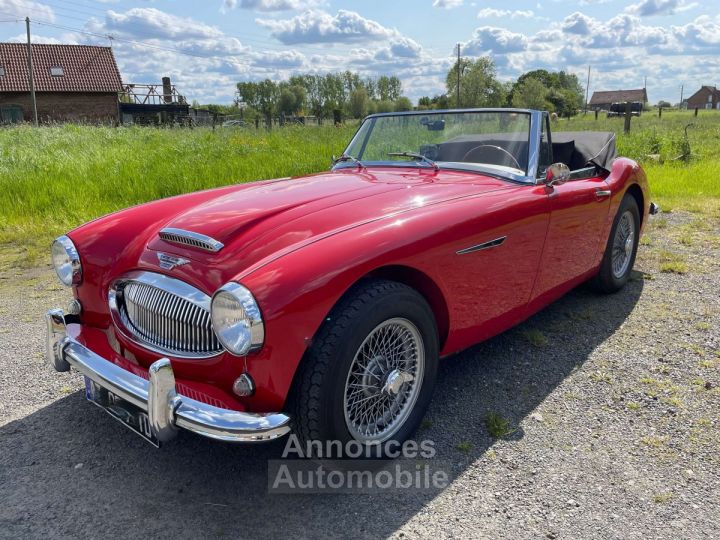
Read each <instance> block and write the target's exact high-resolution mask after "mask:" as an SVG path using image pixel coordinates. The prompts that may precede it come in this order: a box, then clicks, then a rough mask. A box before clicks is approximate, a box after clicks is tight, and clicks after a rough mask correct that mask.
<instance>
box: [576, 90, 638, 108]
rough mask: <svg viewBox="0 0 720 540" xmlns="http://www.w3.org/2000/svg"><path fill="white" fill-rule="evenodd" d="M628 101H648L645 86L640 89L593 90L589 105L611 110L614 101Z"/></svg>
mask: <svg viewBox="0 0 720 540" xmlns="http://www.w3.org/2000/svg"><path fill="white" fill-rule="evenodd" d="M628 101H629V102H631V103H642V104H645V103H647V101H648V97H647V91H646V90H645V88H640V89H638V90H603V91H600V92H593V95H592V97H591V98H590V102H589V103H588V105H589V107H590V108H591V109H593V110H600V111H609V110H610V105H612V104H613V103H625V102H628Z"/></svg>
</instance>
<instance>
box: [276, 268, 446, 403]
mask: <svg viewBox="0 0 720 540" xmlns="http://www.w3.org/2000/svg"><path fill="white" fill-rule="evenodd" d="M368 280H387V281H394V282H397V283H402V284H403V285H407V286H408V287H410V288H412V289H414V290H415V291H417V292H418V293H419V294H420V295H421V296H422V297H423V298H424V299H425V301H426V302H427V303H428V305H429V306H430V309H431V311H432V313H433V316H434V317H435V324H436V326H437V329H438V350H442V348H443V346H444V345H445V341H446V340H447V337H448V333H449V330H450V314H449V310H448V305H447V301H446V299H445V295H444V294H443V292H442V290H441V289H440V287H439V286H438V284H437V283H436V282H435V280H433V279H432V278H431V277H430V276H428V275H427V274H426V273H425V272H423V271H421V270H418V269H417V268H413V267H411V266H405V265H400V264H392V265H385V266H380V267H377V268H375V269H373V270H371V271H369V272H367V273H365V274H363V275H362V276H360V277H358V278H357V279H355V280H354V281H353V282H352V284H351V285H350V286H349V287H348V288H347V289H346V290H345V291H344V292H343V293H342V294H341V295H340V296H339V297H338V298H337V300H336V301H335V302H334V304H333V305H332V307H331V308H330V310H329V311H328V314H330V313H331V312H332V310H333V309H335V308H336V307H337V306H338V305H339V304H341V303H342V302H343V300H344V299H345V298H347V297H348V295H350V294H352V293H353V291H355V290H356V288H357V286H358V285H360V284H361V283H363V282H366V281H368ZM321 328H322V325H320V327H318V328H317V330H316V332H315V334H317V333H318V332H320V330H321ZM309 351H310V347H308V348H307V349H305V352H304V353H303V355H302V358H301V359H300V362H299V363H298V365H297V367H296V369H295V373H294V374H293V379H292V382H291V384H290V387H289V391H288V395H287V399H286V403H285V407H286V408H287V406H288V403H292V402H293V401H294V400H295V399H296V397H297V385H298V380H299V377H300V376H301V375H300V374H301V373H302V369H303V366H304V365H305V363H306V362H307V358H308V353H309Z"/></svg>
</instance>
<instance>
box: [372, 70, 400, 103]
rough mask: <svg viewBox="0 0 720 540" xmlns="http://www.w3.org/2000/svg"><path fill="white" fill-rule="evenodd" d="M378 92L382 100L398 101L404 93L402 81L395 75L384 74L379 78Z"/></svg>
mask: <svg viewBox="0 0 720 540" xmlns="http://www.w3.org/2000/svg"><path fill="white" fill-rule="evenodd" d="M377 92H378V98H380V100H381V101H396V100H397V99H398V98H399V97H400V94H401V93H402V83H401V82H400V79H398V78H397V77H396V76H395V75H393V76H392V77H387V76H386V75H382V76H380V78H378V80H377Z"/></svg>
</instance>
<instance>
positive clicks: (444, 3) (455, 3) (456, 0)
mask: <svg viewBox="0 0 720 540" xmlns="http://www.w3.org/2000/svg"><path fill="white" fill-rule="evenodd" d="M432 5H433V7H436V8H442V9H452V8H456V7H459V6H462V5H463V0H433V4H432Z"/></svg>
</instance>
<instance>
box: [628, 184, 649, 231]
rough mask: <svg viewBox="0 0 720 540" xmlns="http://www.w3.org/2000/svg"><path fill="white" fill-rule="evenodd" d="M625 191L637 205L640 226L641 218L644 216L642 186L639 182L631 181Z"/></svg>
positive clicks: (641, 223)
mask: <svg viewBox="0 0 720 540" xmlns="http://www.w3.org/2000/svg"><path fill="white" fill-rule="evenodd" d="M625 193H627V194H629V195H630V196H632V198H633V199H635V202H636V203H637V205H638V212H639V214H640V226H641V227H642V225H643V219H644V217H645V211H644V210H645V195H644V194H643V191H642V188H641V187H640V185H639V184H636V183H632V184H630V185H629V186H628V188H627V190H626V191H625Z"/></svg>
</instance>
